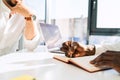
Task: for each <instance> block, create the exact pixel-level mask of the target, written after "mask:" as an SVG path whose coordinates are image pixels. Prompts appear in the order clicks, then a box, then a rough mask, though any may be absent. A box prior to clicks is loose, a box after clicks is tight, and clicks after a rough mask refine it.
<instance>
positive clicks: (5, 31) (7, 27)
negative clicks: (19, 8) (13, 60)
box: [0, 0, 40, 55]
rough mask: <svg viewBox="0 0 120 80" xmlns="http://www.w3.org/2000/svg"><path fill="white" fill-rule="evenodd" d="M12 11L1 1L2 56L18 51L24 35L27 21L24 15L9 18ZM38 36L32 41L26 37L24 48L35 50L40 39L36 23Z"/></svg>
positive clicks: (0, 51) (0, 44)
mask: <svg viewBox="0 0 120 80" xmlns="http://www.w3.org/2000/svg"><path fill="white" fill-rule="evenodd" d="M9 14H10V9H9V8H8V7H7V6H6V5H5V4H4V3H3V1H2V0H0V55H3V54H6V53H10V52H13V51H16V44H17V43H18V41H19V39H20V38H21V36H22V35H23V30H24V27H25V20H24V17H23V16H22V15H19V14H14V15H12V16H11V18H9ZM34 25H35V30H36V36H35V37H34V39H32V40H26V39H25V37H24V47H25V48H27V49H29V50H33V49H34V48H36V47H37V45H38V43H39V39H40V34H39V29H38V26H37V24H36V23H35V22H34Z"/></svg>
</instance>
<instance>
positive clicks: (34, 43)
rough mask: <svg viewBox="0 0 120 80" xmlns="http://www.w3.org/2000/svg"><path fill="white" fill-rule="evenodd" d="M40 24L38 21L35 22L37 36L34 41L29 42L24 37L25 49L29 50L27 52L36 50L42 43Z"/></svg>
mask: <svg viewBox="0 0 120 80" xmlns="http://www.w3.org/2000/svg"><path fill="white" fill-rule="evenodd" d="M38 24H39V22H38V21H34V27H35V32H36V36H35V37H34V38H33V39H32V40H27V39H26V38H25V36H23V37H24V47H25V48H26V49H27V50H30V51H31V50H34V49H35V48H36V47H37V46H38V44H39V42H40V25H38Z"/></svg>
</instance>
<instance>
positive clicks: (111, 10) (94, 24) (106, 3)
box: [89, 0, 120, 35]
mask: <svg viewBox="0 0 120 80" xmlns="http://www.w3.org/2000/svg"><path fill="white" fill-rule="evenodd" d="M119 3H120V0H90V6H89V9H90V12H89V27H90V34H91V35H119V32H120V11H119V9H118V8H119V7H120V5H119Z"/></svg>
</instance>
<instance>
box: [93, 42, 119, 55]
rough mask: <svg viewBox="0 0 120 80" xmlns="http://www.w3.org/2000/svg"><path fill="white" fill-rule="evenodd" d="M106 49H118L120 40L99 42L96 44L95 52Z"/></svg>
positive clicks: (99, 52) (101, 51) (98, 52)
mask: <svg viewBox="0 0 120 80" xmlns="http://www.w3.org/2000/svg"><path fill="white" fill-rule="evenodd" d="M107 50H110V51H120V40H119V41H116V42H114V43H111V44H110V43H109V44H101V45H99V46H98V45H96V53H95V54H101V53H103V52H105V51H107Z"/></svg>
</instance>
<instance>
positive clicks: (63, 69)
mask: <svg viewBox="0 0 120 80" xmlns="http://www.w3.org/2000/svg"><path fill="white" fill-rule="evenodd" d="M40 49H41V50H39V49H38V50H37V51H38V52H37V51H35V52H21V53H12V54H8V55H5V56H2V57H0V80H10V79H11V78H14V77H17V76H21V75H32V76H34V77H36V79H37V80H120V75H119V74H118V73H117V72H116V71H115V70H107V71H101V72H95V73H88V72H86V71H84V70H82V69H80V68H78V67H76V66H73V65H70V64H66V63H63V62H60V61H57V60H55V59H53V58H52V57H53V55H54V53H48V52H44V51H46V50H45V49H44V50H43V49H42V48H41V47H40Z"/></svg>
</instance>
